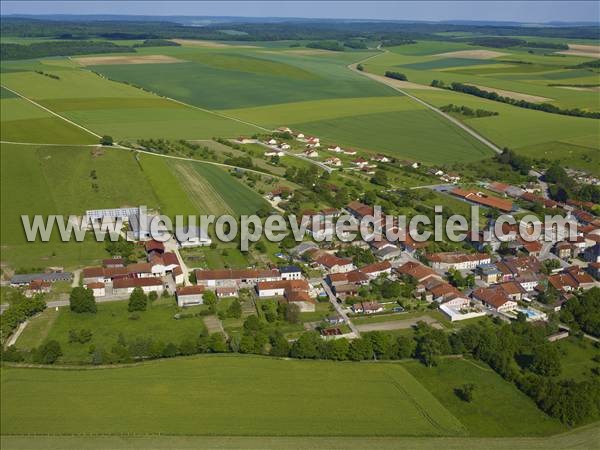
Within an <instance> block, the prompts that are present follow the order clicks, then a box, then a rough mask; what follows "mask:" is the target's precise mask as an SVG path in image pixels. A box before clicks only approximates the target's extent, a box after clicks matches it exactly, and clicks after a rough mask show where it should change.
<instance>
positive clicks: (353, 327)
mask: <svg viewBox="0 0 600 450" xmlns="http://www.w3.org/2000/svg"><path fill="white" fill-rule="evenodd" d="M321 285H322V286H323V289H324V290H325V293H326V294H327V296H328V297H329V301H330V303H331V304H332V305H333V307H334V308H335V310H336V311H337V313H338V315H339V316H341V317H342V318H343V319H344V321H345V322H346V323H347V324H348V326H349V327H350V329H351V330H352V332H353V333H354V336H356V337H357V338H359V337H360V331H359V330H358V328H356V325H354V324H353V323H352V321H351V320H350V318H349V317H348V314H346V311H344V308H342V306H341V305H340V304H339V303H338V302H337V297H336V296H335V294H334V293H333V292H332V290H331V288H330V287H329V285H328V284H327V282H326V281H325V280H323V282H322V283H321Z"/></svg>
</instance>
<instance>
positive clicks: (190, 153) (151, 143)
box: [137, 138, 229, 161]
mask: <svg viewBox="0 0 600 450" xmlns="http://www.w3.org/2000/svg"><path fill="white" fill-rule="evenodd" d="M219 142H220V143H225V142H227V143H229V141H228V140H226V139H221V140H219ZM137 145H138V146H140V147H143V148H144V149H145V150H148V151H150V152H153V153H159V154H161V155H177V156H183V157H187V158H197V159H208V160H213V161H214V160H217V155H216V152H215V151H214V150H212V149H210V148H209V147H208V146H206V145H200V144H197V143H195V142H189V141H186V140H185V139H179V140H177V141H171V140H169V139H160V138H159V139H138V140H137Z"/></svg>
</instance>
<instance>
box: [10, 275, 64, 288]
mask: <svg viewBox="0 0 600 450" xmlns="http://www.w3.org/2000/svg"><path fill="white" fill-rule="evenodd" d="M72 280H73V274H72V273H71V272H48V273H23V274H16V275H13V277H12V278H11V279H10V285H11V286H13V287H17V286H27V285H29V283H31V282H32V281H48V282H50V283H55V282H57V281H68V282H71V281H72Z"/></svg>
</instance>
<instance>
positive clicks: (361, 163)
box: [352, 158, 369, 168]
mask: <svg viewBox="0 0 600 450" xmlns="http://www.w3.org/2000/svg"><path fill="white" fill-rule="evenodd" d="M352 164H354V165H355V166H356V167H359V168H363V167H367V166H368V165H369V161H367V160H366V159H364V158H357V159H354V160H352Z"/></svg>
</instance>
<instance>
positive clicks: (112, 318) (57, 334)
mask: <svg viewBox="0 0 600 450" xmlns="http://www.w3.org/2000/svg"><path fill="white" fill-rule="evenodd" d="M198 308H202V307H194V308H192V309H191V310H189V311H187V312H196V311H197V310H198ZM178 312H180V309H179V308H178V307H177V305H176V303H175V299H174V298H173V297H168V298H160V299H158V300H156V301H155V302H153V303H151V304H150V305H149V306H148V309H147V310H146V311H141V312H138V313H135V314H132V313H130V312H128V311H127V302H126V301H124V302H123V301H119V302H111V303H102V304H99V305H98V312H97V313H96V314H77V313H73V312H71V311H70V310H69V308H60V309H59V311H58V313H56V311H54V310H46V311H44V312H43V313H42V314H41V315H40V316H38V317H36V319H34V320H36V322H34V324H35V325H34V327H32V328H30V327H29V325H28V326H27V328H25V331H24V332H23V334H22V335H21V336H20V337H19V347H20V348H24V349H31V348H34V347H37V346H39V345H41V344H42V343H43V342H45V341H47V340H56V341H58V342H59V343H60V346H61V349H62V351H63V356H62V357H61V361H62V363H64V364H82V363H85V362H90V361H91V358H92V356H91V353H90V346H91V345H93V346H94V347H95V348H97V349H104V350H106V351H110V349H111V348H112V347H113V346H114V345H115V344H116V342H117V338H118V337H119V335H122V336H123V338H124V339H125V342H126V343H131V342H132V341H133V340H135V339H138V338H148V339H150V338H151V339H153V340H155V341H162V342H164V343H165V344H167V343H173V344H175V345H180V344H181V343H182V342H184V341H185V340H192V341H194V342H195V341H196V340H197V339H198V337H199V336H200V334H201V333H202V332H203V331H204V330H205V327H204V323H203V322H202V317H192V318H187V319H180V320H177V319H175V318H174V315H175V314H176V313H178ZM46 327H47V328H48V329H47V330H46ZM81 329H86V330H89V331H91V332H92V338H91V340H90V341H89V342H87V343H85V344H81V343H78V342H75V343H72V342H69V331H70V330H81Z"/></svg>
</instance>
